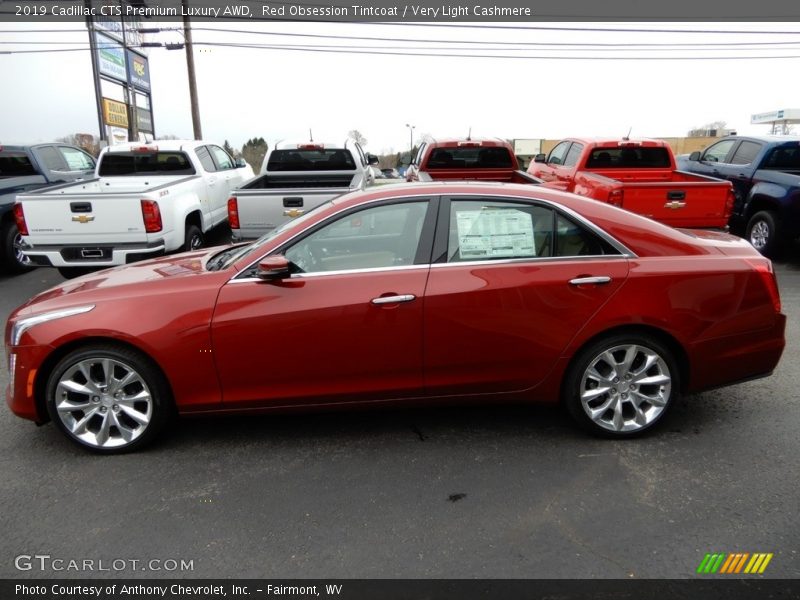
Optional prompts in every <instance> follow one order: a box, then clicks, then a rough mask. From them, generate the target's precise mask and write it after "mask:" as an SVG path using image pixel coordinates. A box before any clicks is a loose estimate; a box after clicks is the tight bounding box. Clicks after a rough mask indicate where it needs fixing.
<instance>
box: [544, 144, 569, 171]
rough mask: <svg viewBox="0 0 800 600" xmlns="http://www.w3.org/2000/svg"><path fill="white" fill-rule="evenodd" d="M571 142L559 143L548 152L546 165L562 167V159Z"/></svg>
mask: <svg viewBox="0 0 800 600" xmlns="http://www.w3.org/2000/svg"><path fill="white" fill-rule="evenodd" d="M571 143H572V142H561V143H560V144H558V145H557V146H556V147H555V148H553V149H552V150H551V151H550V156H548V157H547V164H548V165H563V164H564V157H565V156H566V154H567V150H568V149H569V146H570V144H571Z"/></svg>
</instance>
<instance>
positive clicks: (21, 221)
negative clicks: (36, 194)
mask: <svg viewBox="0 0 800 600" xmlns="http://www.w3.org/2000/svg"><path fill="white" fill-rule="evenodd" d="M14 220H15V221H16V222H17V229H18V230H19V232H20V234H21V235H28V224H27V223H26V222H25V213H24V212H23V210H22V203H20V202H17V203H16V204H15V205H14Z"/></svg>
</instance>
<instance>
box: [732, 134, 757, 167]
mask: <svg viewBox="0 0 800 600" xmlns="http://www.w3.org/2000/svg"><path fill="white" fill-rule="evenodd" d="M759 152H761V144H758V143H756V142H748V141H747V140H745V141H743V142H742V143H741V144H739V147H738V148H737V149H736V152H735V153H734V155H733V158H732V159H731V164H733V165H749V164H750V163H751V162H753V160H755V158H756V156H758V153H759Z"/></svg>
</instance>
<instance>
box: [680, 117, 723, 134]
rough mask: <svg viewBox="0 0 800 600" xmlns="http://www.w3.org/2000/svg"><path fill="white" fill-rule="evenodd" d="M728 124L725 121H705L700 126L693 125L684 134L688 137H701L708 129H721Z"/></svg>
mask: <svg viewBox="0 0 800 600" xmlns="http://www.w3.org/2000/svg"><path fill="white" fill-rule="evenodd" d="M727 124H728V122H727V121H714V122H712V123H706V124H705V125H702V126H700V127H695V128H693V129H690V130H689V133H687V134H686V135H687V136H689V137H703V136H706V135H708V132H709V131H722V130H724V129H725V126H726V125H727Z"/></svg>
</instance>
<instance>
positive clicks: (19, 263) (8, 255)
mask: <svg viewBox="0 0 800 600" xmlns="http://www.w3.org/2000/svg"><path fill="white" fill-rule="evenodd" d="M21 241H22V237H21V236H20V234H19V229H17V224H16V223H14V222H13V221H11V220H5V221H4V222H3V224H2V226H0V263H2V268H3V271H5V272H6V273H11V274H13V275H16V274H18V273H25V272H26V271H30V270H31V269H33V268H35V265H34V264H33V263H31V260H30V259H29V258H28V257H27V256H25V255H24V254H22V253H21V251H20V247H19V244H20V242H21Z"/></svg>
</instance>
